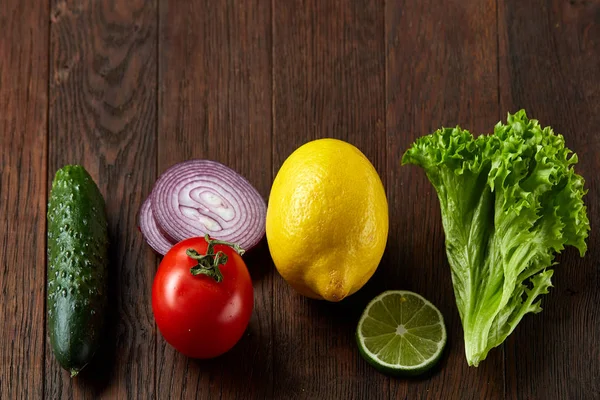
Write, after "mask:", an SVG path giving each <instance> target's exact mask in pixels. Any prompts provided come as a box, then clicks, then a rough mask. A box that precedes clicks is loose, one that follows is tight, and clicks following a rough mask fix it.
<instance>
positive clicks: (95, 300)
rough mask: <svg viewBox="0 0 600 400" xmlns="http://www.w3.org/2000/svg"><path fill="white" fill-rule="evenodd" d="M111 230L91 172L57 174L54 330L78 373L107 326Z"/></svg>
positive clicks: (62, 355)
mask: <svg viewBox="0 0 600 400" xmlns="http://www.w3.org/2000/svg"><path fill="white" fill-rule="evenodd" d="M107 253H108V232H107V219H106V208H105V204H104V199H103V197H102V194H101V193H100V191H99V190H98V187H97V186H96V184H95V183H94V180H93V179H92V177H91V176H90V175H89V174H88V172H87V171H86V170H85V169H84V168H83V167H82V166H79V165H67V166H65V167H63V168H61V169H59V170H58V171H57V172H56V175H55V177H54V181H53V182H52V191H51V193H50V200H49V203H48V277H47V285H48V291H47V293H48V299H47V306H48V331H49V335H50V343H51V345H52V350H53V352H54V355H55V356H56V358H57V360H58V362H59V363H60V365H61V366H62V367H63V368H65V369H66V370H68V371H70V372H71V376H75V375H77V374H78V373H79V371H81V369H83V368H84V367H85V366H86V365H87V364H88V363H89V362H90V361H91V359H92V358H93V356H94V354H95V353H96V351H97V350H98V348H99V345H100V339H101V336H102V331H103V329H104V314H105V309H106V291H107V259H108V257H107V256H108V254H107Z"/></svg>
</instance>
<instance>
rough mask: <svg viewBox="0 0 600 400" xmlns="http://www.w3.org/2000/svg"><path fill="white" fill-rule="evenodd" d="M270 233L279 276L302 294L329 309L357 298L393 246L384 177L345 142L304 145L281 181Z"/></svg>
mask: <svg viewBox="0 0 600 400" xmlns="http://www.w3.org/2000/svg"><path fill="white" fill-rule="evenodd" d="M266 233H267V241H268V244H269V250H270V252H271V256H272V258H273V261H274V263H275V266H276V267H277V270H278V271H279V273H280V274H281V276H282V277H283V278H284V279H285V280H286V281H287V282H288V283H289V284H290V285H291V286H292V287H293V288H294V289H295V290H296V291H298V292H299V293H300V294H302V295H304V296H307V297H310V298H314V299H325V300H328V301H340V300H342V299H343V298H345V297H347V296H349V295H351V294H353V293H354V292H356V291H357V290H359V289H360V288H361V287H362V286H363V285H364V284H365V283H366V282H367V281H368V280H369V278H371V276H372V275H373V273H374V272H375V270H376V269H377V266H378V264H379V262H380V261H381V257H382V255H383V251H384V249H385V245H386V241H387V235H388V205H387V200H386V196H385V190H384V188H383V185H382V183H381V179H380V178H379V175H377V171H375V168H374V167H373V165H372V164H371V163H370V162H369V160H368V159H367V157H365V155H364V154H362V153H361V152H360V150H358V149H357V148H356V147H354V146H352V145H351V144H349V143H346V142H343V141H341V140H336V139H319V140H315V141H312V142H309V143H306V144H304V145H303V146H301V147H299V148H298V149H297V150H296V151H294V152H293V153H292V154H291V155H290V156H289V157H288V159H287V160H286V161H285V162H284V163H283V165H282V166H281V169H280V170H279V172H278V173H277V176H276V177H275V180H274V182H273V187H272V188H271V194H270V197H269V205H268V207H267V221H266Z"/></svg>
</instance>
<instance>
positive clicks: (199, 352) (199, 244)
mask: <svg viewBox="0 0 600 400" xmlns="http://www.w3.org/2000/svg"><path fill="white" fill-rule="evenodd" d="M207 240H208V236H207V237H206V238H202V237H196V238H191V239H186V240H183V241H181V242H179V243H178V244H176V245H175V246H173V247H172V248H171V250H169V252H168V253H167V254H166V255H165V257H164V258H163V260H162V261H161V263H160V266H159V267H158V271H157V273H156V276H155V277H154V284H153V285H152V310H153V312H154V318H155V320H156V324H157V326H158V329H159V330H160V332H161V334H162V335H163V337H164V338H165V340H166V341H167V342H168V343H169V344H170V345H172V346H173V347H174V348H175V349H177V350H178V351H180V352H181V353H183V354H185V355H187V356H188V357H193V358H212V357H216V356H219V355H221V354H223V353H225V352H226V351H228V350H229V349H231V348H232V347H233V346H234V345H235V344H236V343H237V342H238V341H239V340H240V338H241V337H242V335H243V333H244V331H245V330H246V327H247V326H248V322H249V321H250V316H251V314H252V309H253V308H254V290H253V288H252V280H251V279H250V274H249V273H248V269H247V268H246V264H245V263H244V261H243V260H242V257H241V256H240V255H239V254H238V253H237V252H236V251H235V250H234V249H233V248H232V247H230V246H229V245H226V244H214V245H213V244H211V245H209V244H208V242H207ZM217 242H218V241H217ZM218 243H224V242H218ZM188 249H190V250H188ZM193 250H195V251H196V252H197V253H199V254H196V255H193V254H192V253H193ZM207 250H208V252H209V253H214V255H209V256H208V257H204V260H199V259H201V258H202V255H205V254H207ZM190 251H192V253H190ZM189 254H192V255H191V256H190V255H189ZM223 255H225V256H226V257H227V259H226V261H225V260H223V257H222V256H223ZM193 257H196V258H197V259H195V258H193ZM224 261H225V262H224ZM223 262H224V264H222V263H223ZM215 264H217V267H216V268H212V267H214V265H215ZM219 264H221V265H219ZM193 267H195V268H194V269H192V268H193ZM192 271H196V272H200V274H199V275H193V274H192ZM219 272H220V273H219ZM219 275H221V277H222V280H221V281H218V280H219V278H220V277H219Z"/></svg>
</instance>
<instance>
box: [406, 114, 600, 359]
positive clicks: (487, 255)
mask: <svg viewBox="0 0 600 400" xmlns="http://www.w3.org/2000/svg"><path fill="white" fill-rule="evenodd" d="M576 163H577V155H576V154H574V153H572V152H571V151H570V150H569V149H568V148H566V147H565V141H564V138H563V136H562V135H557V134H555V133H554V132H553V130H552V128H550V127H546V128H542V127H541V126H540V125H539V123H538V121H536V120H533V119H531V120H530V119H528V118H527V115H526V113H525V111H523V110H521V111H519V112H517V113H515V114H514V115H510V114H509V115H508V120H507V123H506V124H502V123H498V124H497V125H496V126H495V128H494V133H493V134H490V135H481V136H479V137H477V138H474V137H473V136H472V135H471V134H470V133H469V132H468V131H466V130H463V129H460V128H459V127H456V128H442V129H440V130H438V131H436V132H434V133H432V134H431V135H427V136H424V137H421V138H419V139H418V140H417V141H416V142H415V143H414V144H413V146H412V147H411V148H410V149H409V150H408V151H407V152H406V153H405V154H404V156H403V158H402V164H415V165H419V166H421V167H423V169H424V170H425V172H426V174H427V177H428V178H429V180H430V181H431V183H432V184H433V186H434V187H435V190H436V192H437V195H438V198H439V201H440V207H441V215H442V223H443V226H444V232H445V236H446V253H447V256H448V261H449V264H450V267H451V270H452V282H453V286H454V294H455V297H456V304H457V306H458V311H459V313H460V317H461V321H462V326H463V331H464V340H465V352H466V357H467V362H468V363H469V365H473V366H477V365H478V364H479V362H480V361H482V360H484V359H485V358H486V356H487V354H488V352H489V351H490V350H491V349H492V348H494V347H496V346H498V345H500V344H501V343H502V342H503V341H504V340H505V339H506V338H507V337H508V335H510V334H511V333H512V331H513V330H514V329H515V327H516V326H517V324H518V323H519V321H521V318H523V316H524V315H525V314H527V313H538V312H540V311H541V310H542V308H541V307H540V301H541V300H540V299H539V297H540V295H542V294H546V293H548V288H550V287H551V286H552V283H551V280H550V278H551V277H552V272H553V271H552V270H551V269H549V268H550V267H551V266H553V265H554V264H555V263H554V261H553V260H554V257H555V255H556V254H557V253H559V252H560V251H561V250H563V249H564V247H565V246H567V245H571V246H575V247H576V248H577V249H578V250H579V253H580V255H581V256H583V255H584V254H585V252H586V250H587V246H586V242H585V239H586V238H587V236H588V232H589V229H590V225H589V221H588V217H587V213H586V207H585V205H584V203H583V196H584V195H585V193H586V191H585V190H584V180H583V178H582V177H581V176H580V175H577V174H576V173H575V171H574V170H573V165H574V164H576Z"/></svg>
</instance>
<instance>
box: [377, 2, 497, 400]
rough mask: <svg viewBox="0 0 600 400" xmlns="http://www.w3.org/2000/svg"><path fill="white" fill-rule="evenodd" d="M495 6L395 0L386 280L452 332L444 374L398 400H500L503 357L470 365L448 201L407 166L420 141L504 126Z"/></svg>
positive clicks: (391, 8)
mask: <svg viewBox="0 0 600 400" xmlns="http://www.w3.org/2000/svg"><path fill="white" fill-rule="evenodd" d="M496 38H497V32H496V1H495V0H487V1H464V0H451V1H445V2H439V1H420V2H412V1H402V2H395V1H388V2H387V8H386V48H387V64H386V66H387V84H386V87H387V95H386V98H387V99H386V101H387V137H388V145H389V152H388V163H387V177H388V197H389V200H390V221H391V229H390V236H389V240H388V262H389V264H390V265H393V266H395V267H396V268H389V269H387V270H386V274H385V275H386V276H385V282H389V284H390V286H391V287H394V288H399V289H407V290H412V291H415V292H417V293H420V294H421V295H423V296H425V297H426V298H427V299H429V300H431V301H432V302H433V303H434V304H435V305H437V306H438V307H439V309H440V311H441V312H442V314H443V315H444V318H445V322H446V328H447V329H448V346H447V351H446V355H445V358H444V359H443V360H442V362H441V363H440V366H439V367H438V368H437V369H436V370H435V371H434V372H433V373H432V375H431V376H428V377H426V378H424V379H420V380H417V381H408V380H392V383H391V391H392V395H393V396H394V397H396V398H400V399H404V398H409V399H411V398H428V399H439V398H444V399H500V398H503V397H504V376H503V375H504V373H503V369H504V365H503V349H502V348H498V349H495V350H493V351H491V352H490V353H489V355H488V357H487V359H486V360H485V361H484V362H483V363H481V364H480V366H479V367H478V368H473V367H468V366H467V362H466V359H465V355H464V342H463V332H462V327H461V323H460V318H459V315H458V312H457V308H456V304H455V299H454V294H453V289H452V280H451V276H450V266H449V265H448V262H447V258H446V253H445V248H444V233H443V229H442V223H441V216H440V211H439V202H438V199H437V197H436V193H435V190H434V189H433V187H432V186H431V184H430V183H429V181H428V180H427V178H426V177H425V174H424V172H423V171H422V170H421V169H419V168H417V167H413V166H405V167H400V160H401V157H402V154H403V153H404V152H405V151H406V150H407V149H408V148H409V146H410V145H411V143H412V142H413V141H414V140H415V139H416V138H417V137H419V136H422V135H426V134H429V133H431V132H433V131H434V130H436V129H438V128H440V127H442V126H455V125H457V124H460V125H461V126H462V127H463V128H465V129H469V130H471V131H472V132H474V133H484V132H490V131H491V130H492V128H493V126H494V124H495V123H496V122H497V121H498V118H499V112H498V93H497V81H498V72H497V45H496Z"/></svg>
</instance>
